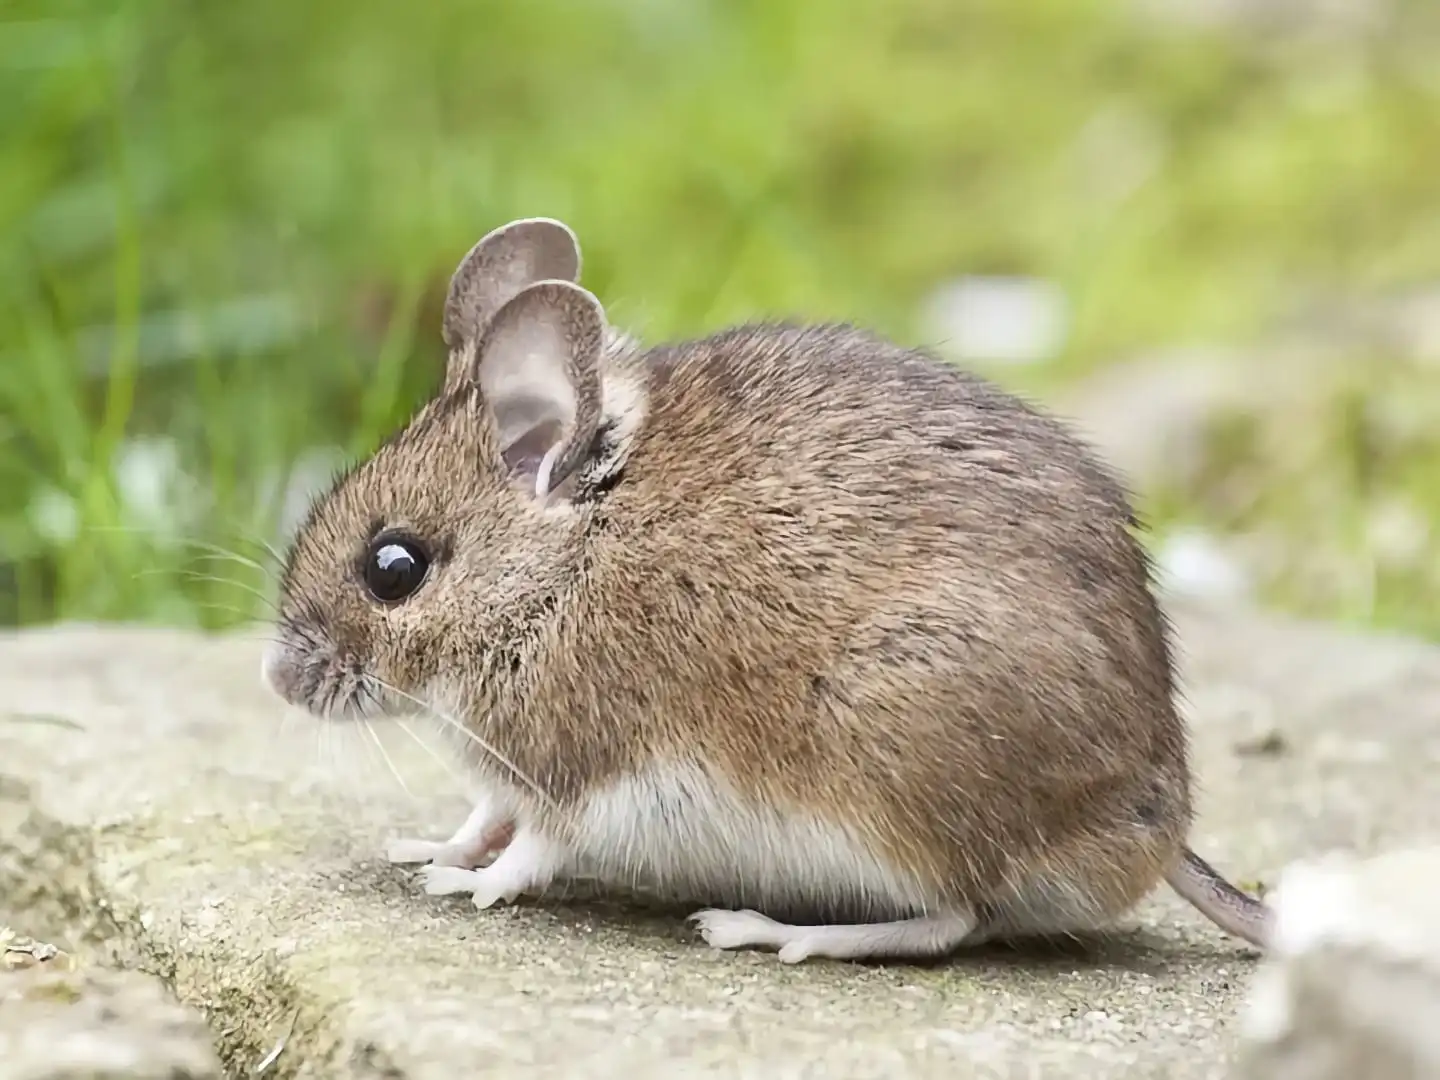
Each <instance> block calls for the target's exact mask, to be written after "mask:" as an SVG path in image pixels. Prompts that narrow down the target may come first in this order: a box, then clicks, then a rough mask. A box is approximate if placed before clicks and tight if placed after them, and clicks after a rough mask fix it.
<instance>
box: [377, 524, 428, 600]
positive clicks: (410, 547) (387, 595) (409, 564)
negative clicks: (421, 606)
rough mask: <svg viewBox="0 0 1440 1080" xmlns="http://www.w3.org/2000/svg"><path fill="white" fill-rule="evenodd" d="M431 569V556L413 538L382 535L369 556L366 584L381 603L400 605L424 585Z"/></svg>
mask: <svg viewBox="0 0 1440 1080" xmlns="http://www.w3.org/2000/svg"><path fill="white" fill-rule="evenodd" d="M429 570H430V560H429V558H427V557H426V555H425V552H423V551H421V550H420V545H418V544H416V543H415V542H414V541H413V540H408V539H405V538H402V537H396V536H388V537H381V538H380V539H378V540H376V541H375V542H374V543H372V544H371V545H370V550H369V552H368V553H367V554H366V556H365V566H364V569H363V574H364V577H365V587H366V588H367V589H369V590H370V595H371V596H373V597H375V599H376V600H379V601H380V602H381V603H384V604H398V603H399V602H400V601H401V600H404V599H406V598H407V597H409V596H411V595H412V594H413V593H414V592H415V590H416V589H418V588H420V586H421V585H422V584H423V583H424V581H425V575H426V573H427V572H428V571H429Z"/></svg>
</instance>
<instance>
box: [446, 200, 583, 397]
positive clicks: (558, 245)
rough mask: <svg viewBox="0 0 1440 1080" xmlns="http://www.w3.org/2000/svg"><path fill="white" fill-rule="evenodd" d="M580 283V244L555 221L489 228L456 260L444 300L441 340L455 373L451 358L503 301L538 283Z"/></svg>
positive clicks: (450, 371) (535, 220)
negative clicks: (489, 229) (446, 349)
mask: <svg viewBox="0 0 1440 1080" xmlns="http://www.w3.org/2000/svg"><path fill="white" fill-rule="evenodd" d="M548 280H558V281H572V282H573V281H579V280H580V241H579V240H578V239H577V238H576V236H575V233H574V232H573V231H571V229H570V227H569V226H567V225H566V224H564V223H563V222H560V221H556V220H555V219H554V218H522V219H520V220H518V221H512V222H510V223H509V224H508V225H501V226H500V227H499V228H498V229H494V230H492V231H491V232H489V233H486V234H485V236H483V237H481V238H480V241H479V242H478V243H477V244H476V245H475V246H474V247H472V248H471V249H470V251H469V252H468V253H467V254H466V256H465V258H463V259H461V260H460V265H459V266H458V267H457V268H456V270H455V273H454V275H453V276H452V277H451V278H450V289H449V292H448V293H447V294H446V297H445V320H444V335H445V344H446V346H448V347H449V349H450V356H451V361H450V365H449V368H448V369H447V371H446V373H445V374H446V383H447V384H448V383H449V382H450V381H451V380H450V377H451V375H453V374H455V368H456V359H457V358H456V353H457V352H460V351H462V350H463V349H464V348H465V347H466V346H468V345H470V344H472V343H473V342H474V341H475V340H476V339H477V338H478V337H479V336H480V335H481V334H483V333H484V332H485V325H486V323H488V322H489V321H490V320H491V319H492V318H493V317H494V316H495V313H496V312H497V311H499V310H500V308H501V307H502V306H503V305H504V304H505V302H506V301H507V300H509V299H510V298H511V297H513V296H514V295H515V294H516V293H518V292H519V291H520V290H521V289H523V288H525V287H526V286H527V285H533V284H534V283H535V282H537V281H548Z"/></svg>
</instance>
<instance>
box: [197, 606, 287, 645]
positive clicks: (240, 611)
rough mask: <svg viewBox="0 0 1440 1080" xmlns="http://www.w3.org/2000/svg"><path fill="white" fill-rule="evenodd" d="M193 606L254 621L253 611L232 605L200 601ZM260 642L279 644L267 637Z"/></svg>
mask: <svg viewBox="0 0 1440 1080" xmlns="http://www.w3.org/2000/svg"><path fill="white" fill-rule="evenodd" d="M195 606H196V607H198V608H201V609H203V610H206V611H223V612H225V613H226V614H227V615H238V616H240V618H242V619H247V620H250V621H252V622H253V621H254V619H255V612H254V611H246V610H245V609H244V608H239V607H236V606H235V605H234V604H221V603H219V602H217V601H214V600H202V601H200V603H198V604H196V605H195ZM262 640H264V641H268V642H271V643H272V644H279V643H278V642H277V641H276V640H275V639H274V638H272V637H267V638H264V639H262Z"/></svg>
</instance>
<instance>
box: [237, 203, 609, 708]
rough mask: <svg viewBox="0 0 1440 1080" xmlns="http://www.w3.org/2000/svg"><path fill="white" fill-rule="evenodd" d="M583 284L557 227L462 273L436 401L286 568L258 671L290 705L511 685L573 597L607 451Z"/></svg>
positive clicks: (341, 487) (509, 235)
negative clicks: (598, 455)
mask: <svg viewBox="0 0 1440 1080" xmlns="http://www.w3.org/2000/svg"><path fill="white" fill-rule="evenodd" d="M578 268H579V259H578V251H577V249H576V246H575V244H574V238H573V236H572V235H571V234H570V233H569V230H567V229H565V228H564V226H559V225H558V223H554V222H535V221H529V222H519V223H516V224H514V225H511V226H507V227H506V228H505V229H501V230H497V231H496V232H495V233H492V234H490V236H488V237H486V238H485V240H482V241H481V242H480V244H478V245H476V247H475V248H474V249H472V250H471V252H470V253H469V254H468V255H467V256H466V257H465V260H464V261H463V262H462V263H461V265H460V267H459V269H458V270H457V271H456V274H455V277H454V279H453V281H452V283H451V287H450V295H449V299H448V302H447V304H446V308H445V325H444V333H445V340H446V343H447V344H448V345H449V347H450V360H449V365H448V367H447V370H446V377H445V385H444V388H443V389H442V391H441V393H440V394H439V395H438V396H437V397H436V398H435V399H434V400H433V401H431V402H429V403H428V404H427V405H426V406H425V407H424V408H422V409H421V410H420V411H419V412H418V413H417V414H416V416H415V417H414V418H413V419H412V420H411V421H410V423H409V424H408V425H406V427H405V428H404V429H402V430H401V431H399V432H398V433H397V434H395V435H394V436H392V437H391V438H390V439H389V440H388V441H387V442H386V443H385V444H384V445H382V446H381V447H380V448H379V449H378V450H377V451H376V452H375V453H374V455H373V456H371V457H370V458H369V459H367V460H365V461H363V462H361V463H360V464H359V465H358V466H356V467H355V468H353V469H352V470H350V471H349V472H348V473H346V474H345V475H343V476H342V477H340V478H339V479H338V480H337V481H336V482H335V484H334V486H333V487H332V488H331V490H330V491H329V492H328V493H327V494H325V495H324V496H322V497H321V498H319V499H318V500H317V501H316V503H315V504H314V506H313V507H312V508H311V511H310V514H309V517H308V518H307V520H306V522H305V523H304V525H303V526H302V527H301V529H300V531H299V533H298V535H297V537H296V539H295V542H294V544H293V546H292V548H291V550H290V552H289V555H288V558H287V560H286V565H285V570H284V574H283V576H282V581H281V597H280V603H279V619H278V625H277V627H276V633H275V635H274V640H273V643H272V644H271V645H270V646H269V648H268V649H267V651H266V655H265V658H264V663H263V668H262V670H263V675H264V678H265V681H266V682H267V683H268V684H269V685H270V687H271V688H272V689H273V690H274V691H275V692H276V693H278V694H279V695H280V696H281V697H283V698H285V699H286V700H287V701H289V702H290V703H292V704H295V705H299V706H301V707H303V708H306V709H308V710H310V711H311V712H313V713H315V714H317V715H321V716H329V717H346V716H367V715H369V716H374V715H383V714H385V713H389V712H406V711H413V708H414V706H415V705H416V704H421V705H429V704H431V700H430V699H431V698H432V696H433V695H434V694H435V693H436V692H438V691H437V687H438V685H439V681H440V680H441V677H442V673H448V674H453V673H455V672H464V673H466V678H474V679H477V680H481V681H483V680H485V679H487V678H489V677H490V674H491V672H496V673H503V674H507V675H508V674H509V673H510V672H511V671H513V669H514V667H515V665H516V664H517V662H518V658H517V656H516V655H515V649H516V647H517V645H516V643H517V642H520V641H522V640H523V639H524V636H525V633H526V630H527V628H528V627H530V626H533V624H534V622H535V621H536V619H537V618H538V616H539V615H540V614H541V613H542V612H543V611H544V610H545V609H546V608H547V607H548V605H549V604H550V603H552V602H553V601H552V598H553V594H554V591H555V590H556V589H557V588H558V587H559V586H560V585H561V584H562V583H563V580H564V577H565V574H566V567H567V565H569V560H568V559H567V553H568V552H569V551H571V550H572V548H573V545H574V543H575V542H576V537H577V535H578V531H577V529H576V527H575V526H576V524H577V522H578V520H579V519H580V517H581V514H582V512H583V511H582V510H581V509H580V508H579V507H578V506H577V503H576V501H575V499H574V497H573V496H574V493H575V492H576V491H577V490H578V488H577V482H576V478H577V472H578V471H581V470H582V468H583V466H584V465H585V463H586V462H587V460H589V459H591V458H593V456H594V454H593V451H594V447H595V446H596V444H597V437H596V435H597V426H598V423H599V418H600V408H601V385H600V374H599V363H600V358H601V353H602V349H603V344H604V340H605V333H606V327H605V315H604V311H603V309H602V308H601V306H600V303H599V301H598V300H596V298H595V297H594V296H592V295H591V294H590V293H588V292H587V291H585V290H584V289H582V288H581V287H580V286H579V285H576V284H575V283H574V281H573V276H574V274H575V273H576V272H577V271H578ZM556 273H558V274H561V275H562V276H561V277H558V278H546V277H542V276H538V275H544V274H556Z"/></svg>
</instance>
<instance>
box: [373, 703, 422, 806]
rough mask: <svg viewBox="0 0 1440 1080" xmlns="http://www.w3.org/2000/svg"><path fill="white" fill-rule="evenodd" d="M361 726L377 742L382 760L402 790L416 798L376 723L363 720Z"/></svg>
mask: <svg viewBox="0 0 1440 1080" xmlns="http://www.w3.org/2000/svg"><path fill="white" fill-rule="evenodd" d="M360 727H361V729H362V730H363V731H364V732H365V734H366V735H368V736H370V741H371V742H372V743H374V744H375V749H376V750H379V751H380V760H382V761H383V762H385V767H386V768H387V769H389V770H390V775H391V776H393V777H395V782H396V783H397V784H399V785H400V790H401V791H403V792H405V794H406V795H407V796H409V797H410V798H412V799H413V798H415V793H414V792H413V791H411V790H410V787H409V785H408V784H406V783H405V778H404V777H403V776H401V775H400V770H399V769H397V768H396V767H395V762H394V761H392V760H391V758H390V752H389V751H388V750H386V749H385V743H384V741H383V740H382V739H381V738H380V736H379V734H378V733H377V732H376V731H375V727H374V725H373V724H371V723H370V721H369V720H361V721H360Z"/></svg>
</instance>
